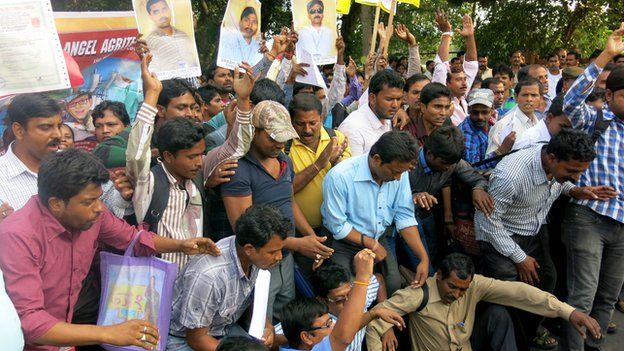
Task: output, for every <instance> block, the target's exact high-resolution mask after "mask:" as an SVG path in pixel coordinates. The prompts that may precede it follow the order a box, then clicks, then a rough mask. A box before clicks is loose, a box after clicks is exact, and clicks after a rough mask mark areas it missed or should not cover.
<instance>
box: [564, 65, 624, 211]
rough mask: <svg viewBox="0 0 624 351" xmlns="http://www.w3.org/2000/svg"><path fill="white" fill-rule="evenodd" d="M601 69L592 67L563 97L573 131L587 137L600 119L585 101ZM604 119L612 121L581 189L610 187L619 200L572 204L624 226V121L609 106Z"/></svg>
mask: <svg viewBox="0 0 624 351" xmlns="http://www.w3.org/2000/svg"><path fill="white" fill-rule="evenodd" d="M601 71H602V69H601V68H599V67H598V66H596V64H594V63H592V64H591V65H589V66H588V67H587V69H585V72H584V73H583V74H582V75H580V76H579V77H578V78H577V79H576V81H575V82H574V84H572V87H570V89H569V90H568V92H567V94H566V95H565V97H564V102H563V112H564V113H565V114H566V116H568V118H569V119H570V122H572V126H573V127H574V128H578V129H582V130H584V131H586V132H588V133H593V132H594V126H595V124H596V119H597V117H598V112H597V110H596V109H595V108H593V107H591V106H589V105H587V104H586V103H585V100H586V99H587V96H588V95H589V94H590V93H591V92H592V88H593V86H594V83H595V82H596V79H597V78H598V75H599V74H600V72H601ZM602 114H603V119H604V120H606V121H612V122H611V123H610V124H609V127H608V128H607V130H605V131H604V133H602V135H601V136H600V137H599V138H598V141H596V153H597V156H596V158H595V159H594V160H593V161H592V162H591V164H590V165H589V168H588V169H587V171H585V172H584V173H583V174H582V175H581V179H580V180H579V186H595V185H607V186H610V187H613V188H614V189H615V191H617V193H618V196H617V197H616V198H613V199H610V200H609V201H597V200H573V201H574V202H576V203H577V204H580V205H584V206H587V207H589V208H591V209H592V210H594V211H595V212H597V213H600V214H601V215H604V216H607V217H611V218H613V219H615V220H616V221H618V222H620V223H624V162H622V155H623V154H624V121H623V120H622V119H619V118H618V117H617V116H615V114H614V113H613V111H611V109H610V108H609V105H607V104H605V106H604V108H603V109H602Z"/></svg>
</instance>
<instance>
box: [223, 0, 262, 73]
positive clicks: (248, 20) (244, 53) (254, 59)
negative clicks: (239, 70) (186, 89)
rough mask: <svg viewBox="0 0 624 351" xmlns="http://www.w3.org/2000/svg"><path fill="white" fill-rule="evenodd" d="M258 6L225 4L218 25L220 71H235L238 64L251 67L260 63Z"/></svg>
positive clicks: (248, 1)
mask: <svg viewBox="0 0 624 351" xmlns="http://www.w3.org/2000/svg"><path fill="white" fill-rule="evenodd" d="M260 6H261V4H260V1H258V0H235V1H229V2H228V5H227V8H226V10H225V14H224V16H223V22H222V23H221V36H220V38H219V54H218V55H217V65H218V66H219V67H224V68H229V69H234V68H236V67H238V65H239V64H240V63H241V62H247V63H249V64H250V65H252V66H253V65H255V64H256V63H258V62H259V61H260V60H262V53H260V46H261V42H262V36H261V34H262V32H261V30H260V8H261V7H260Z"/></svg>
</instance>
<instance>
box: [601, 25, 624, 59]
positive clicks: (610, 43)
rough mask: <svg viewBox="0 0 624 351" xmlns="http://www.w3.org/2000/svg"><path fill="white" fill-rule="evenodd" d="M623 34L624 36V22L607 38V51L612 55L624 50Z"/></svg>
mask: <svg viewBox="0 0 624 351" xmlns="http://www.w3.org/2000/svg"><path fill="white" fill-rule="evenodd" d="M622 36H624V22H622V23H621V24H620V28H618V29H616V30H614V31H613V33H611V35H610V36H609V38H608V39H607V44H606V45H605V51H606V52H608V53H609V54H611V55H612V56H615V55H618V54H621V53H622V52H624V42H623V41H622Z"/></svg>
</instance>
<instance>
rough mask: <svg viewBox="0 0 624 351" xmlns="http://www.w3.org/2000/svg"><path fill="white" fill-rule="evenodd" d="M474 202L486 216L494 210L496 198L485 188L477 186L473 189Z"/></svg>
mask: <svg viewBox="0 0 624 351" xmlns="http://www.w3.org/2000/svg"><path fill="white" fill-rule="evenodd" d="M472 204H473V205H474V207H475V208H476V209H477V210H479V211H481V212H483V213H484V214H485V215H486V216H489V215H491V214H492V213H493V212H494V199H492V197H491V196H490V194H488V193H487V191H485V190H483V189H480V188H476V189H473V190H472Z"/></svg>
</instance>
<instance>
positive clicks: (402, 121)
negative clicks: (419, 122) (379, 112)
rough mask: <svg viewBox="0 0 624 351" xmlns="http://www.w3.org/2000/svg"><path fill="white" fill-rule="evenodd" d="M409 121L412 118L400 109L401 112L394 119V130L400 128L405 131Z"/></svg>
mask: <svg viewBox="0 0 624 351" xmlns="http://www.w3.org/2000/svg"><path fill="white" fill-rule="evenodd" d="M409 121H410V118H409V115H408V114H407V112H406V111H405V110H404V109H402V108H399V110H398V111H397V112H396V113H395V114H394V116H393V117H392V126H393V127H394V128H398V129H399V130H403V128H405V126H406V125H407V124H408V123H409Z"/></svg>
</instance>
